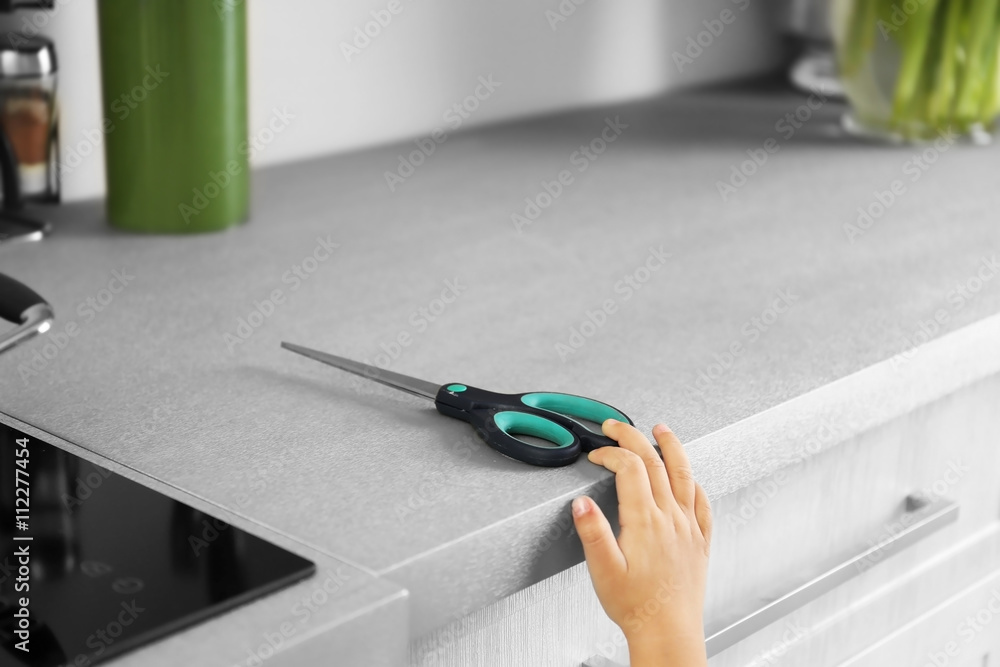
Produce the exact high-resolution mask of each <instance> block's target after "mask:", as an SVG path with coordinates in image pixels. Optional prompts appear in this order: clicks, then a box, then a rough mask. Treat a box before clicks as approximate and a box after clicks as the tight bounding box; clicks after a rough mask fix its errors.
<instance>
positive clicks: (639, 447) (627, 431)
mask: <svg viewBox="0 0 1000 667" xmlns="http://www.w3.org/2000/svg"><path fill="white" fill-rule="evenodd" d="M601 430H603V431H604V435H606V436H608V437H609V438H611V439H612V440H614V441H615V442H617V443H618V445H619V446H620V447H623V448H624V449H627V450H628V451H630V452H632V453H634V454H636V455H637V456H638V457H639V458H640V459H642V463H643V465H645V466H646V473H647V475H648V476H649V488H650V490H651V491H652V492H653V500H654V501H656V505H657V506H658V507H659V508H660V509H662V510H664V511H666V510H667V509H669V508H671V507H672V506H673V505H674V497H673V495H672V494H671V493H670V479H669V478H668V477H667V469H666V467H665V466H664V464H663V459H661V458H660V455H659V454H657V453H656V450H655V449H654V448H653V445H652V444H650V442H649V440H648V439H647V438H646V436H644V435H643V434H642V432H641V431H639V429H637V428H636V427H634V426H632V425H631V424H626V423H625V422H620V421H617V420H615V419H609V420H607V421H606V422H604V424H602V425H601Z"/></svg>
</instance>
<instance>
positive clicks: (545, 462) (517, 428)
mask: <svg viewBox="0 0 1000 667" xmlns="http://www.w3.org/2000/svg"><path fill="white" fill-rule="evenodd" d="M281 347H283V348H285V349H286V350H291V351H292V352H296V353H298V354H301V355H303V356H306V357H309V358H310V359H315V360H316V361H321V362H323V363H324V364H329V365H330V366H334V367H336V368H339V369H341V370H344V371H347V372H348V373H354V374H355V375H360V376H361V377H364V378H368V379H369V380H374V381H375V382H380V383H382V384H384V385H388V386H390V387H394V388H395V389H399V390H401V391H405V392H408V393H410V394H413V395H415V396H420V397H423V398H429V399H430V400H432V401H434V406H435V407H436V408H437V411H438V412H440V413H441V414H443V415H445V416H448V417H454V418H455V419H461V420H462V421H464V422H468V423H469V424H470V425H472V428H474V429H475V430H476V433H478V434H479V437H481V438H482V439H483V440H484V441H485V442H486V444H487V445H489V446H490V447H492V448H493V449H495V450H497V451H498V452H500V453H501V454H503V455H505V456H509V457H510V458H512V459H517V460H518V461H523V462H524V463H530V464H531V465H536V466H546V467H556V466H564V465H568V464H570V463H573V462H574V461H576V460H577V458H579V456H580V453H581V452H589V451H591V450H594V449H597V448H599V447H609V446H615V445H616V444H617V443H615V441H614V440H612V439H610V438H608V437H607V436H605V435H603V434H600V433H595V432H594V431H592V430H590V429H589V428H587V427H586V426H585V425H584V424H582V423H580V422H579V421H577V419H584V420H587V421H590V422H596V423H598V424H600V423H602V422H604V420H606V419H617V420H618V421H623V422H627V423H629V424H631V423H632V420H631V419H629V418H628V417H627V416H625V414H624V413H623V412H622V411H621V410H618V409H617V408H613V407H611V406H610V405H608V404H607V403H602V402H600V401H595V400H593V399H591V398H584V397H583V396H574V395H573V394H558V393H553V392H529V393H525V394H498V393H494V392H492V391H486V390H485V389H477V388H476V387H470V386H468V385H465V384H462V383H459V382H452V383H449V384H443V385H436V384H434V383H433V382H428V381H426V380H418V379H417V378H412V377H408V376H406V375H401V374H399V373H394V372H392V371H387V370H383V369H381V368H377V367H375V366H369V365H368V364H363V363H360V362H358V361H352V360H350V359H344V358H343V357H338V356H336V355H333V354H327V353H325V352H318V351H316V350H310V349H309V348H306V347H302V346H300V345H293V344H292V343H282V344H281ZM518 435H528V436H533V437H535V438H541V439H542V440H545V441H547V442H549V443H551V445H552V446H550V447H546V446H543V445H538V444H532V443H531V442H528V441H526V440H522V439H520V438H518V437H516V436H518Z"/></svg>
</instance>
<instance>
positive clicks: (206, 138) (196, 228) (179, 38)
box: [98, 0, 250, 233]
mask: <svg viewBox="0 0 1000 667" xmlns="http://www.w3.org/2000/svg"><path fill="white" fill-rule="evenodd" d="M98 21H99V25H100V50H101V77H102V87H103V99H104V127H103V131H104V134H105V156H106V158H107V193H108V199H107V211H108V220H109V221H110V222H111V224H113V225H114V226H116V227H120V228H122V229H127V230H131V231H139V232H152V233H190V232H205V231H212V230H218V229H224V228H226V227H229V226H231V225H234V224H237V223H239V222H241V221H243V220H245V219H246V217H247V213H248V209H249V195H250V188H249V178H250V174H249V164H248V155H249V150H248V145H247V68H246V2H245V1H244V0H214V1H213V0H98Z"/></svg>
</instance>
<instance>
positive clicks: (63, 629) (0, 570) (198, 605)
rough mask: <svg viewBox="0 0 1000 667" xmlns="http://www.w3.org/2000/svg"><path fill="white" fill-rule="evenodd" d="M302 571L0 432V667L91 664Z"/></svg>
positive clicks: (307, 569) (240, 536)
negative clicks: (0, 645)
mask: <svg viewBox="0 0 1000 667" xmlns="http://www.w3.org/2000/svg"><path fill="white" fill-rule="evenodd" d="M314 570H315V567H314V565H313V564H312V563H311V562H309V561H308V560H306V559H304V558H301V557H299V556H296V555H295V554H293V553H291V552H289V551H286V550H285V549H282V548H280V547H277V546H275V545H273V544H270V543H268V542H265V541H264V540H262V539H260V538H258V537H255V536H253V535H251V534H249V533H247V532H245V531H243V530H240V529H239V528H236V527H234V526H230V525H227V524H225V523H223V522H222V521H220V520H218V519H216V518H214V517H212V516H210V515H208V514H205V513H204V512H200V511H198V510H196V509H194V508H192V507H189V506H187V505H185V504H183V503H180V502H177V501H175V500H172V499H170V498H168V497H166V496H164V495H163V494H161V493H159V492H157V491H153V490H152V489H149V488H146V487H145V486H142V485H141V484H138V483H136V482H133V481H132V480H130V479H126V478H125V477H122V476H121V475H118V474H116V473H113V472H111V471H109V470H106V469H104V468H101V467H100V466H97V465H94V464H93V463H90V462H88V461H86V460H84V459H81V458H79V457H77V456H75V455H73V454H70V453H68V452H66V451H64V450H62V449H59V448H57V447H55V446H53V445H51V444H49V443H46V442H44V441H42V440H40V439H38V438H36V437H33V436H28V435H25V434H24V433H21V432H20V431H17V430H15V429H13V428H10V427H8V426H6V425H4V424H0V644H2V648H0V666H7V665H10V666H12V667H13V666H24V667H59V666H62V665H90V664H94V663H99V662H101V661H104V660H106V659H109V658H112V657H115V656H117V655H119V654H121V653H122V652H124V651H128V650H130V649H132V648H135V647H136V646H139V645H142V644H145V643H147V642H150V641H153V640H155V639H157V638H159V637H162V636H163V635H165V634H167V633H170V632H173V631H175V630H178V629H180V628H183V627H184V626H187V625H191V624H192V623H196V622H198V621H201V620H204V619H206V618H208V617H210V616H213V615H216V614H219V613H221V612H224V611H226V610H228V609H231V608H232V607H235V606H236V605H239V604H241V603H244V602H246V601H248V600H251V599H253V598H256V597H259V596H262V595H265V594H267V593H269V592H272V591H274V590H277V589H278V588H281V587H283V586H286V585H288V584H290V583H292V582H294V581H297V580H299V579H302V578H305V577H307V576H309V575H311V574H312V573H313V572H314ZM25 640H26V641H27V643H24V642H25ZM23 649H28V650H27V651H25V650H23Z"/></svg>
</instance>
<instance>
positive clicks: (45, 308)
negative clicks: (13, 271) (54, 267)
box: [0, 273, 54, 352]
mask: <svg viewBox="0 0 1000 667" xmlns="http://www.w3.org/2000/svg"><path fill="white" fill-rule="evenodd" d="M53 317H54V315H53V313H52V306H50V305H49V304H48V303H46V301H45V299H43V298H42V297H40V296H38V295H37V294H35V292H34V291H32V290H31V289H29V288H28V287H25V286H24V285H22V284H21V283H19V282H18V281H16V280H14V279H13V278H11V277H9V276H5V275H3V274H2V273H0V318H3V319H5V320H7V321H8V322H13V323H14V324H17V325H18V326H16V327H14V328H13V329H11V330H10V331H7V332H5V333H4V334H2V335H0V352H3V351H4V350H7V349H9V348H12V347H14V346H15V345H17V344H18V343H23V342H24V341H26V340H27V339H29V338H31V337H32V336H34V335H35V334H40V333H45V332H46V331H48V329H49V327H50V326H52V318H53Z"/></svg>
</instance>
